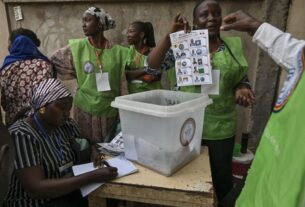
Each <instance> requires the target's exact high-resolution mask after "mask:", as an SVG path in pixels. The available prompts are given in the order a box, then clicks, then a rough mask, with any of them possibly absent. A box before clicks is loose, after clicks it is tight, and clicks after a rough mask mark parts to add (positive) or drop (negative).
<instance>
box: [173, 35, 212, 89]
mask: <svg viewBox="0 0 305 207" xmlns="http://www.w3.org/2000/svg"><path fill="white" fill-rule="evenodd" d="M170 39H171V44H172V50H173V53H174V56H175V59H176V62H175V68H176V77H177V85H178V86H190V85H205V84H212V73H211V70H212V69H211V62H210V54H209V36H208V30H194V31H191V32H190V33H185V32H184V31H179V32H175V33H172V34H170Z"/></svg>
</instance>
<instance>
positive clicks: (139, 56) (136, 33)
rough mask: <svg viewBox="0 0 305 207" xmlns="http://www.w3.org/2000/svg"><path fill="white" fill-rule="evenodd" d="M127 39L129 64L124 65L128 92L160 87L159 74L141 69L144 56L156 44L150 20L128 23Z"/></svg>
mask: <svg viewBox="0 0 305 207" xmlns="http://www.w3.org/2000/svg"><path fill="white" fill-rule="evenodd" d="M127 41H128V44H129V45H130V55H131V57H130V60H131V62H130V64H129V66H128V67H126V72H125V73H126V78H127V80H128V92H129V93H137V92H143V91H148V90H153V89H160V88H162V85H161V82H160V78H161V74H160V73H159V74H158V73H157V74H148V73H146V72H145V71H144V70H143V67H144V62H145V59H146V56H147V55H148V54H149V52H150V50H151V48H153V47H155V46H156V43H155V35H154V28H153V26H152V24H151V23H150V22H141V21H136V22H133V23H131V24H130V25H129V27H128V30H127Z"/></svg>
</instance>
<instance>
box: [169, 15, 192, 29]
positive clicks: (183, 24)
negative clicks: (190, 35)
mask: <svg viewBox="0 0 305 207" xmlns="http://www.w3.org/2000/svg"><path fill="white" fill-rule="evenodd" d="M180 30H184V32H185V33H187V32H190V31H191V27H190V25H189V22H188V21H187V19H186V18H185V17H184V16H181V14H180V13H178V14H177V15H176V17H175V19H174V23H173V25H172V27H171V30H170V32H169V33H174V32H178V31H180Z"/></svg>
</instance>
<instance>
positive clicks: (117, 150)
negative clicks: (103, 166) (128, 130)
mask: <svg viewBox="0 0 305 207" xmlns="http://www.w3.org/2000/svg"><path fill="white" fill-rule="evenodd" d="M98 145H100V146H101V147H100V148H99V150H100V152H101V153H103V154H105V155H108V156H118V155H120V154H122V153H124V142H123V136H122V132H120V133H119V134H117V135H116V136H115V137H114V138H113V140H112V141H111V142H110V143H98Z"/></svg>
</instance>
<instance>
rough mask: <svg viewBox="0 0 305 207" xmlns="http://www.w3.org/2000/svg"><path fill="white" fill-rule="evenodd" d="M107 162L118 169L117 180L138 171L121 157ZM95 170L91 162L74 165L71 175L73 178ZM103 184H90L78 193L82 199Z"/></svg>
mask: <svg viewBox="0 0 305 207" xmlns="http://www.w3.org/2000/svg"><path fill="white" fill-rule="evenodd" d="M107 162H108V163H109V164H110V165H111V166H113V167H116V168H118V176H117V178H119V177H123V176H126V175H130V174H132V173H135V172H137V171H138V169H137V168H136V166H135V165H134V164H133V163H132V162H130V161H129V160H127V159H126V158H125V157H124V156H122V155H120V156H117V157H114V158H111V159H109V160H107ZM95 169H97V168H95V167H93V162H91V163H87V164H82V165H75V166H73V167H72V170H73V173H74V175H75V176H77V175H81V174H84V173H87V172H90V171H93V170H95ZM103 184H104V183H92V184H89V185H86V186H83V187H81V189H80V191H81V194H82V196H83V197H85V196H87V195H88V194H89V193H91V192H92V191H94V190H96V189H97V188H98V187H100V186H101V185H103Z"/></svg>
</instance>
